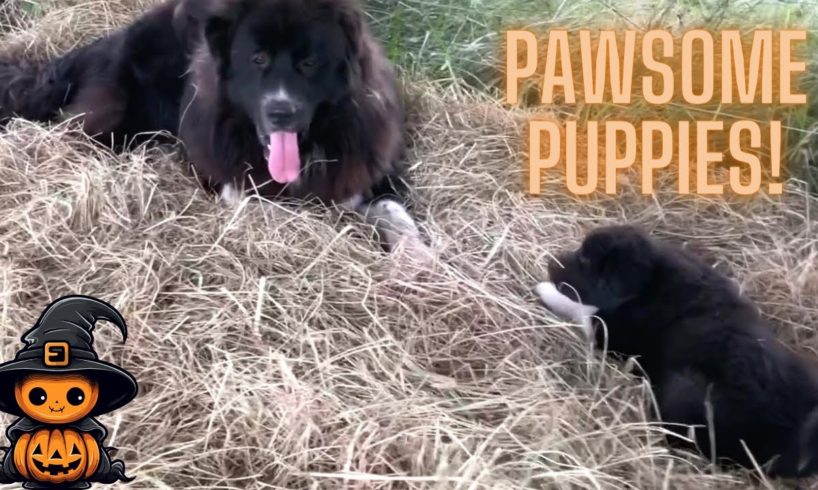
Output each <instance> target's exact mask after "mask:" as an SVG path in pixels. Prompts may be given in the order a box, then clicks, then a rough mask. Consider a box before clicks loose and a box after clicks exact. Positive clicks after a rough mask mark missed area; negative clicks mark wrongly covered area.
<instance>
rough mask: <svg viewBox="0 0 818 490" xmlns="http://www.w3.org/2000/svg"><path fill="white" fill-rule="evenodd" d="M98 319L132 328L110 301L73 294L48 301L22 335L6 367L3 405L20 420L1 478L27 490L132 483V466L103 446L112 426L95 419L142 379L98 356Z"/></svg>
mask: <svg viewBox="0 0 818 490" xmlns="http://www.w3.org/2000/svg"><path fill="white" fill-rule="evenodd" d="M97 320H106V321H108V322H111V323H113V324H114V325H116V326H117V327H118V328H119V330H120V332H121V333H122V341H123V342H125V340H126V339H127V337H128V329H127V327H126V325H125V320H123V319H122V315H120V314H119V312H118V311H117V310H116V309H115V308H114V307H113V306H111V305H109V304H108V303H105V302H104V301H100V300H98V299H96V298H91V297H88V296H66V297H64V298H61V299H59V300H57V301H55V302H54V303H52V304H51V305H49V306H48V307H47V308H46V309H45V311H43V313H42V315H40V318H39V320H37V323H36V324H35V325H34V327H33V328H31V329H30V330H29V331H28V332H26V333H25V334H24V335H23V339H22V340H23V342H24V343H25V346H24V347H23V348H22V349H21V350H20V351H18V352H17V356H16V357H15V359H14V360H13V361H10V362H7V363H5V364H0V410H1V411H3V412H6V413H10V414H13V415H17V416H19V417H20V418H19V419H18V420H17V421H15V422H14V424H12V425H11V426H10V427H9V428H8V430H7V431H6V436H7V437H8V439H9V441H11V447H10V448H5V449H6V450H5V454H4V455H2V466H0V483H12V482H23V483H24V485H23V487H24V488H51V489H54V488H60V489H63V488H65V489H75V488H88V487H90V486H91V482H99V483H114V482H116V481H125V482H128V481H131V480H132V478H129V477H127V476H126V475H125V463H123V462H122V461H121V460H111V457H110V454H109V453H110V451H111V450H112V449H113V448H109V447H105V446H103V441H104V440H105V438H106V436H107V435H108V434H107V430H106V429H105V427H103V426H102V425H101V424H100V423H99V422H98V421H96V420H95V419H94V417H95V416H98V415H101V414H104V413H108V412H111V411H113V410H116V409H117V408H120V407H122V406H124V405H125V404H127V403H128V402H130V401H131V400H132V399H133V398H134V397H135V396H136V392H137V389H138V388H137V384H136V380H135V379H134V378H133V376H131V375H130V374H129V373H128V372H127V371H125V370H123V369H121V368H119V367H118V366H115V365H113V364H109V363H107V362H105V361H101V360H99V358H98V356H97V353H96V352H95V351H94V348H93V343H94V338H93V336H92V333H93V331H94V326H95V325H96V322H97Z"/></svg>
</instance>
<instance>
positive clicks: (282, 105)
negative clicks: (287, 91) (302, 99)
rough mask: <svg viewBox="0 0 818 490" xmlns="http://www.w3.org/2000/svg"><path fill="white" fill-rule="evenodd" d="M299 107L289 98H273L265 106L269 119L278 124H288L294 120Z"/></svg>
mask: <svg viewBox="0 0 818 490" xmlns="http://www.w3.org/2000/svg"><path fill="white" fill-rule="evenodd" d="M296 112H297V109H296V107H295V104H293V103H292V102H290V101H287V100H271V101H269V102H267V104H265V106H264V113H265V114H266V115H267V119H269V120H270V122H271V123H272V124H275V125H276V126H286V125H289V124H291V123H292V122H293V120H294V119H295V114H296Z"/></svg>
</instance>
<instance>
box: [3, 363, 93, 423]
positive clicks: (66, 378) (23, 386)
mask: <svg viewBox="0 0 818 490" xmlns="http://www.w3.org/2000/svg"><path fill="white" fill-rule="evenodd" d="M14 396H15V398H16V399H17V405H19V407H20V409H21V410H22V411H23V412H24V413H25V414H26V415H28V416H29V417H31V418H33V419H34V420H36V421H38V422H42V423H45V424H70V423H71V422H76V421H77V420H80V419H82V418H84V417H86V416H88V414H89V413H91V410H93V409H94V406H95V405H96V403H97V398H98V397H99V386H98V385H97V384H96V383H94V382H93V381H91V380H89V379H88V378H86V377H85V376H81V375H77V374H65V375H45V374H32V375H29V376H26V377H25V378H23V380H22V381H20V382H18V383H17V384H16V385H15V387H14Z"/></svg>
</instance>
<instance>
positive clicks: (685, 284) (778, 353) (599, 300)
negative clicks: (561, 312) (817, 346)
mask: <svg viewBox="0 0 818 490" xmlns="http://www.w3.org/2000/svg"><path fill="white" fill-rule="evenodd" d="M549 274H550V280H551V282H552V283H554V284H555V285H557V287H558V288H559V290H560V291H561V292H562V293H563V294H565V295H566V296H569V297H573V298H575V297H576V296H577V295H578V296H579V299H581V301H582V303H584V304H587V305H592V306H596V307H597V308H598V309H599V310H598V312H597V313H596V316H597V318H598V319H601V320H602V322H604V328H603V326H602V324H600V323H599V321H598V320H597V321H596V322H595V323H596V325H595V336H596V343H597V345H598V347H600V348H601V347H603V346H605V345H607V348H608V349H609V351H611V352H615V353H617V354H618V355H621V356H628V357H630V356H634V357H636V358H637V360H638V363H639V365H640V366H641V368H642V370H643V371H644V374H645V375H646V376H647V377H648V378H649V380H650V382H651V385H652V387H653V390H654V393H655V396H656V400H657V402H658V408H659V411H660V415H661V418H662V420H663V422H664V423H667V424H668V426H669V427H670V428H672V429H673V430H675V431H676V432H678V433H679V434H681V435H685V436H686V435H687V433H688V428H687V427H682V426H679V425H678V424H684V425H692V426H695V439H696V443H697V444H696V445H697V446H698V448H699V449H700V450H701V451H702V452H703V453H704V454H705V455H706V456H707V457H712V451H711V448H712V447H715V449H716V459H719V460H722V462H732V463H738V464H741V465H744V466H748V467H750V466H752V461H751V460H750V458H748V456H747V452H746V451H745V449H744V448H743V447H742V443H741V441H743V442H744V443H745V444H746V446H747V447H748V448H749V450H750V451H751V453H752V455H753V458H754V459H755V460H756V462H757V463H758V464H759V465H761V466H763V467H765V469H766V470H767V471H768V472H769V474H771V475H773V476H782V477H799V476H806V475H810V474H814V473H815V472H816V470H818V457H817V456H818V376H817V375H816V368H815V367H814V366H813V364H811V363H809V362H807V361H806V360H804V359H802V358H800V357H799V356H798V355H796V354H794V353H792V352H791V351H790V350H788V349H787V348H786V347H785V346H784V345H782V344H781V343H780V342H779V341H778V340H776V338H775V336H774V334H773V332H772V330H771V329H770V327H769V326H768V325H767V324H766V323H765V321H764V320H763V319H762V318H761V317H760V316H759V313H758V312H757V309H756V307H755V306H754V305H753V304H752V303H751V302H750V301H748V300H747V299H744V298H742V297H741V296H740V294H739V292H738V290H737V288H736V286H735V285H734V283H733V282H732V281H731V280H730V279H729V278H727V277H725V276H723V275H722V274H720V273H718V272H716V271H715V270H714V269H713V268H711V267H709V266H708V265H707V264H705V263H704V262H703V261H702V260H700V259H699V258H697V257H695V256H693V255H692V254H690V253H688V252H687V251H685V250H683V249H681V248H677V247H675V246H672V245H670V244H667V243H663V242H660V241H658V240H653V239H651V238H649V237H648V236H647V235H646V234H645V233H644V232H642V231H641V230H639V229H637V228H634V227H630V226H613V227H605V228H599V229H597V230H594V231H592V232H591V233H590V234H589V235H588V236H587V237H586V238H585V240H584V241H583V243H582V245H581V247H580V248H579V249H578V250H576V251H574V252H570V253H566V254H564V255H561V256H558V257H557V260H556V261H552V262H551V263H550V264H549ZM569 286H570V287H569ZM708 407H712V409H708ZM710 416H712V419H711V418H710ZM708 420H712V421H713V424H712V427H713V430H714V434H715V440H714V441H711V440H710V437H709V432H708V430H709V429H708ZM674 424H677V425H674ZM672 439H673V440H675V441H676V442H678V441H679V440H680V439H679V438H675V437H674V438H672Z"/></svg>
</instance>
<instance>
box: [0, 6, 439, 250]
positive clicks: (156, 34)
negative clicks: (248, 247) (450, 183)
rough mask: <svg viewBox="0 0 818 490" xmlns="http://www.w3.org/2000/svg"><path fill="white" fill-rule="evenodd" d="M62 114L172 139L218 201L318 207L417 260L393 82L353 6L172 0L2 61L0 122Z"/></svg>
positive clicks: (111, 139) (109, 140) (128, 134)
mask: <svg viewBox="0 0 818 490" xmlns="http://www.w3.org/2000/svg"><path fill="white" fill-rule="evenodd" d="M64 114H67V115H68V116H74V117H77V118H78V119H80V120H81V121H82V123H83V125H84V129H85V131H86V132H87V133H89V134H91V135H93V136H94V137H96V138H97V139H98V140H99V141H100V142H102V143H104V144H112V145H113V146H114V147H115V148H121V147H123V146H126V145H128V144H132V143H133V142H134V141H136V142H138V141H139V140H140V139H144V138H146V137H151V138H152V137H155V135H156V134H157V132H164V133H167V134H170V135H173V136H178V137H179V138H180V139H181V141H182V143H183V144H184V148H185V150H186V153H187V155H188V156H189V157H190V160H191V162H192V164H193V166H194V168H195V171H196V173H197V175H198V176H199V177H200V178H201V179H202V182H203V184H205V185H206V187H208V188H209V189H212V190H214V191H216V192H219V193H221V195H222V196H223V197H224V198H226V199H228V200H233V199H234V198H237V197H241V196H243V195H245V194H246V193H247V192H253V193H256V192H257V193H259V194H261V195H263V196H267V197H277V196H289V197H296V198H304V199H307V198H312V197H316V198H319V199H321V200H323V201H325V202H331V203H337V204H340V205H342V206H345V207H349V208H352V209H356V210H359V211H362V212H364V213H365V214H366V215H367V217H369V218H370V219H371V221H373V222H375V223H376V224H377V225H378V226H379V228H381V232H382V233H381V235H382V238H384V239H385V241H386V242H387V245H390V246H391V245H395V244H396V242H397V240H398V239H399V238H405V237H409V238H410V239H411V242H412V245H413V246H415V245H417V246H418V247H419V249H422V248H423V247H422V246H421V244H422V242H421V241H419V239H418V232H417V228H416V226H415V223H414V221H413V220H412V219H411V217H410V216H409V215H408V213H407V212H406V210H405V208H404V206H403V204H402V202H400V199H399V198H397V194H399V191H400V190H401V187H402V184H403V180H402V171H403V166H402V163H401V158H402V154H403V148H404V134H403V133H404V131H403V129H404V128H403V123H404V119H405V117H404V112H403V108H402V104H401V101H400V99H399V96H398V91H397V87H396V82H395V77H394V74H393V72H392V68H391V65H390V64H389V62H388V61H387V60H386V58H385V56H384V55H383V53H382V50H381V49H380V47H379V46H378V44H377V43H376V41H375V40H374V38H373V36H372V35H371V34H370V32H369V30H368V28H367V26H366V24H365V22H364V19H363V14H362V12H361V10H360V8H359V7H358V5H357V3H356V2H355V0H170V1H168V2H166V3H163V4H161V5H159V6H157V7H155V8H153V9H152V10H150V11H148V12H147V13H146V14H145V15H143V16H142V17H141V18H139V19H137V20H136V21H135V22H133V23H132V24H131V25H129V26H127V27H126V28H124V29H122V30H120V31H117V32H114V33H113V34H111V35H110V36H107V37H105V38H102V39H99V40H97V41H95V42H93V43H91V44H89V45H86V46H83V47H80V48H77V49H75V50H73V51H71V52H69V53H67V54H65V55H63V56H61V57H59V58H57V59H54V60H49V61H45V62H34V61H29V60H26V59H20V58H11V59H8V58H7V59H0V124H2V123H3V122H4V121H6V120H8V119H9V118H11V117H14V116H17V117H23V118H28V119H32V120H37V121H51V120H54V119H56V118H58V117H61V116H62V115H64ZM384 197H390V199H383V198H384Z"/></svg>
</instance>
